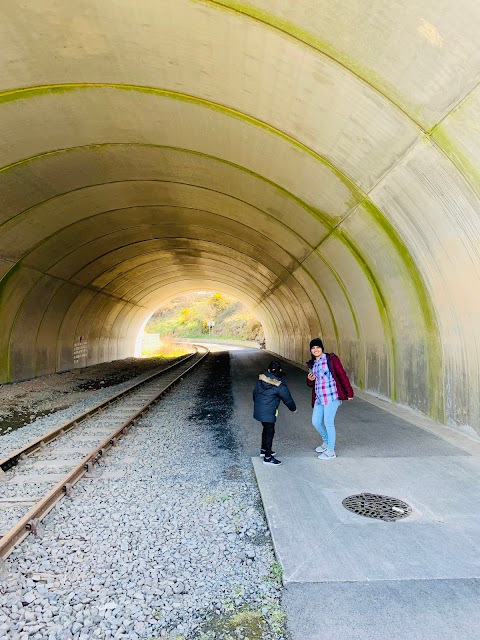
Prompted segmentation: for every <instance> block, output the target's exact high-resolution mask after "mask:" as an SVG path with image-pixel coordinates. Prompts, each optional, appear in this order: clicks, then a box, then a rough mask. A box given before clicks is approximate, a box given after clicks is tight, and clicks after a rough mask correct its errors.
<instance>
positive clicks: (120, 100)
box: [0, 0, 480, 433]
mask: <svg viewBox="0 0 480 640" xmlns="http://www.w3.org/2000/svg"><path fill="white" fill-rule="evenodd" d="M2 11H3V14H4V20H3V21H2V23H1V24H0V31H1V33H0V35H1V37H0V57H1V59H0V61H1V64H0V123H1V126H2V134H3V135H2V136H0V198H1V205H2V206H1V208H0V225H1V228H0V277H1V280H0V381H1V382H8V381H14V380H21V379H24V378H29V377H32V376H37V375H42V374H45V373H51V372H54V371H62V370H66V369H69V368H72V367H78V366H85V365H87V364H93V363H97V362H103V361H108V360H112V359H116V358H123V357H127V356H131V355H133V353H134V349H135V341H136V337H137V333H138V330H139V329H140V327H141V326H143V323H144V322H145V319H146V318H147V317H149V315H150V314H151V313H152V312H153V311H154V310H155V309H156V308H157V307H158V306H159V304H161V302H162V301H164V300H166V299H168V298H169V297H172V296H173V295H177V294H179V293H180V292H182V291H191V290H195V287H197V288H198V289H206V288H208V289H212V290H220V291H224V292H227V293H231V294H232V295H234V296H236V297H238V298H240V299H242V300H243V301H245V302H246V303H247V304H248V305H249V306H250V308H252V309H254V310H255V312H256V313H257V314H258V316H259V317H260V319H261V320H262V323H263V325H264V328H265V333H266V338H267V348H269V349H270V350H272V351H274V352H276V353H278V354H280V355H281V356H283V357H286V358H290V359H292V360H295V361H298V362H304V361H305V360H306V359H307V358H308V342H309V340H310V338H311V337H313V336H317V335H321V336H322V337H323V338H324V341H325V344H326V347H327V349H328V350H330V351H335V352H336V353H338V354H339V355H340V357H341V358H342V361H343V362H344V364H345V366H346V368H347V370H348V373H349V375H350V376H351V378H352V381H353V382H354V383H355V384H356V385H358V387H360V388H362V389H364V390H366V391H369V392H371V393H374V394H376V395H379V396H381V397H384V398H386V399H388V400H390V401H392V402H397V403H400V404H402V405H406V406H409V407H411V408H412V409H414V410H417V411H420V412H422V413H424V414H426V415H428V416H430V417H432V418H433V419H435V420H438V421H440V422H442V423H444V424H447V425H449V426H452V427H455V428H457V429H462V430H463V431H466V432H470V433H476V432H478V431H480V427H479V425H480V407H479V402H478V397H479V392H480V372H479V370H480V367H479V362H480V353H479V337H480V336H479V333H480V329H479V326H480V323H479V319H480V298H479V296H478V295H477V294H478V291H479V290H480V266H479V265H480V255H479V254H480V249H479V247H480V242H479V241H480V203H479V197H480V186H479V185H480V175H479V158H480V136H479V133H478V125H477V123H478V120H479V116H480V103H479V95H480V94H479V91H480V89H479V87H478V70H479V68H480V53H479V49H478V46H477V44H476V33H475V29H474V28H473V25H474V24H478V20H479V18H480V8H479V7H478V6H477V4H476V3H474V2H472V1H469V0H460V2H459V3H457V5H455V7H453V6H451V5H450V4H448V3H446V2H444V1H443V0H442V1H441V2H440V3H439V2H436V3H433V2H429V1H425V0H422V1H420V2H418V3H415V5H414V6H413V5H412V6H410V7H409V8H408V11H407V10H406V9H405V7H403V5H400V4H399V3H396V2H392V3H387V5H386V4H385V3H383V2H380V0H374V2H373V3H370V5H369V10H368V11H365V5H364V3H363V2H360V0H346V1H345V2H342V3H340V2H331V1H329V2H327V1H326V0H315V1H314V0H299V1H298V2H296V3H294V4H292V3H287V2H283V0H255V2H253V3H249V4H242V3H238V2H229V1H227V0H225V1H223V0H222V1H214V0H195V1H193V0H162V1H161V2H157V1H153V0H144V1H142V2H140V3H131V2H129V1H127V0H116V1H115V2H113V0H105V1H104V2H102V3H100V2H98V1H95V0H79V2H77V3H75V4H70V3H64V4H62V3H60V4H59V3H56V2H54V1H53V0H39V1H38V2H36V3H35V4H33V3H32V4H31V5H28V6H26V7H24V8H23V9H22V11H20V10H19V7H18V3H16V2H14V0H5V2H4V6H3V8H2ZM32 24H35V25H36V27H35V29H32V28H31V25H32Z"/></svg>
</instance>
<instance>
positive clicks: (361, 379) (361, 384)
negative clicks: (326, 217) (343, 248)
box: [300, 251, 365, 389]
mask: <svg viewBox="0 0 480 640" xmlns="http://www.w3.org/2000/svg"><path fill="white" fill-rule="evenodd" d="M315 255H316V256H317V257H318V258H319V259H320V260H321V261H322V262H323V264H324V265H325V267H326V268H327V269H328V271H329V272H330V273H331V274H332V276H333V278H334V279H335V281H336V282H337V284H338V286H339V288H340V289H341V291H342V293H343V295H344V297H345V300H346V302H347V305H348V308H349V309H350V313H351V316H352V320H353V324H354V326H355V334H356V339H357V341H358V351H359V355H360V363H361V366H360V369H359V371H358V372H357V373H358V386H359V387H360V389H363V388H364V379H365V371H364V365H365V351H364V348H363V340H362V339H361V332H360V325H359V322H358V318H357V314H356V311H355V307H354V305H353V303H352V301H351V299H350V296H349V294H348V291H347V289H346V287H345V285H344V284H343V281H342V279H341V278H340V276H339V275H338V273H337V272H336V271H335V269H334V268H333V267H332V265H331V264H330V263H329V262H327V260H326V259H325V258H324V256H322V254H321V253H319V252H318V251H316V252H315ZM300 267H301V268H302V269H303V270H304V271H305V273H307V274H308V276H309V277H310V278H311V280H312V282H314V283H315V285H316V286H317V288H318V290H319V291H320V293H321V295H322V298H323V299H324V301H325V304H326V305H327V307H328V310H329V312H330V316H331V319H332V323H333V327H334V332H335V338H336V339H337V344H341V340H340V338H339V331H338V326H337V323H336V321H335V315H334V313H333V310H332V308H331V306H330V304H329V303H328V300H327V297H326V296H325V294H324V293H323V290H322V288H321V287H320V284H319V283H318V282H317V281H316V279H315V278H314V276H313V275H312V274H311V273H310V271H309V270H308V269H307V268H306V267H305V265H304V264H301V265H300ZM319 322H320V320H319ZM321 324H322V323H321V322H320V326H321Z"/></svg>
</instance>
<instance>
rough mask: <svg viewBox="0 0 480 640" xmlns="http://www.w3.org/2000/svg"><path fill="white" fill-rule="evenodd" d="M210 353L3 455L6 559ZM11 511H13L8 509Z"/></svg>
mask: <svg viewBox="0 0 480 640" xmlns="http://www.w3.org/2000/svg"><path fill="white" fill-rule="evenodd" d="M207 354H208V349H206V348H205V347H196V352H195V353H193V354H190V355H188V356H186V357H185V358H183V359H182V360H180V361H179V362H176V363H175V364H173V365H171V366H169V367H167V368H166V369H163V370H162V371H159V372H157V373H154V374H152V375H150V376H149V377H147V378H145V379H144V380H142V381H141V382H138V383H136V384H134V385H132V386H131V387H129V388H128V389H125V390H123V391H121V392H120V393H118V394H117V395H115V396H112V397H110V398H108V399H107V400H104V401H103V402H101V403H98V404H97V405H95V406H94V407H92V408H91V409H89V410H88V411H85V412H84V413H82V414H79V415H78V416H76V417H75V418H74V419H73V420H70V421H68V422H65V423H63V424H62V425H60V426H59V427H58V428H56V429H54V430H53V431H51V432H49V433H47V434H45V435H44V436H42V437H41V438H39V439H37V440H35V441H33V442H31V443H30V444H28V445H27V446H25V447H23V448H22V449H19V450H17V451H15V452H13V453H12V454H10V455H9V456H7V457H6V458H4V459H2V460H0V512H2V513H3V514H5V513H6V514H7V519H6V522H7V523H8V524H7V526H6V527H5V525H4V530H1V529H0V559H5V558H7V557H8V555H9V554H10V553H11V552H12V550H13V549H14V548H15V546H16V545H18V544H19V543H20V542H22V540H24V539H25V538H26V537H27V536H28V535H29V533H33V534H35V533H37V530H38V526H39V523H40V521H41V520H42V518H44V517H45V516H46V515H47V513H48V512H49V511H50V510H51V509H52V508H53V507H54V505H55V504H56V503H57V502H58V501H59V500H60V499H61V498H62V497H64V496H65V495H68V494H70V492H71V490H72V487H73V485H74V484H75V483H76V482H78V480H80V479H81V478H82V477H83V476H84V475H85V474H92V473H94V465H95V464H96V463H97V462H98V461H99V460H100V459H102V458H103V456H104V455H105V454H106V452H107V451H108V449H109V448H110V447H114V446H116V444H117V442H118V440H119V438H121V437H122V436H124V435H126V433H128V429H129V427H130V426H132V425H133V424H135V422H136V420H138V419H139V418H141V417H142V415H143V414H144V413H145V412H146V411H148V409H149V407H150V406H152V405H153V404H155V403H156V402H157V401H158V400H159V399H160V398H161V396H162V395H164V394H165V393H166V392H167V391H168V390H170V389H171V388H172V387H173V385H175V383H176V382H178V381H179V380H180V379H181V378H183V376H184V375H185V374H187V373H188V372H189V371H191V370H192V369H194V368H195V367H196V366H197V365H198V364H199V363H200V362H201V361H202V360H203V359H204V358H205V356H206V355H207ZM8 514H9V515H8Z"/></svg>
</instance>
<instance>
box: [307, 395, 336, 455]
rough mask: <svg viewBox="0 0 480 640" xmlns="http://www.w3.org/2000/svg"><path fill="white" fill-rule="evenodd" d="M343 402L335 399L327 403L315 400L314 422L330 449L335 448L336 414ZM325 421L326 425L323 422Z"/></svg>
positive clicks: (324, 442)
mask: <svg viewBox="0 0 480 640" xmlns="http://www.w3.org/2000/svg"><path fill="white" fill-rule="evenodd" d="M341 404H342V401H341V400H334V401H333V402H329V403H328V404H326V405H323V404H320V403H318V402H315V405H314V407H313V414H312V424H313V426H314V427H315V429H316V430H317V431H318V433H319V434H320V435H321V436H322V438H323V444H325V445H327V449H328V450H329V451H334V449H335V440H336V436H337V434H336V432H335V414H336V413H337V409H338V407H339V406H340V405H341ZM324 422H325V425H324V424H323V423H324Z"/></svg>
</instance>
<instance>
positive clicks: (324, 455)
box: [318, 449, 337, 460]
mask: <svg viewBox="0 0 480 640" xmlns="http://www.w3.org/2000/svg"><path fill="white" fill-rule="evenodd" d="M336 457H337V455H336V453H335V451H329V450H328V449H327V450H326V451H324V452H323V453H321V454H320V455H319V456H318V459H319V460H331V459H332V458H336Z"/></svg>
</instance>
